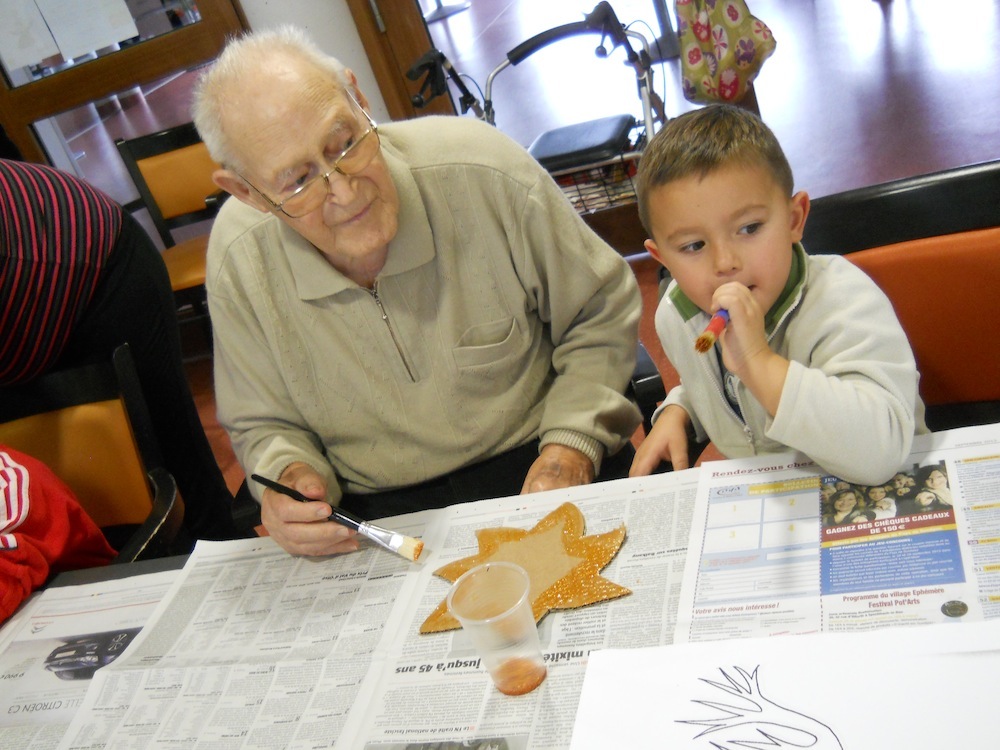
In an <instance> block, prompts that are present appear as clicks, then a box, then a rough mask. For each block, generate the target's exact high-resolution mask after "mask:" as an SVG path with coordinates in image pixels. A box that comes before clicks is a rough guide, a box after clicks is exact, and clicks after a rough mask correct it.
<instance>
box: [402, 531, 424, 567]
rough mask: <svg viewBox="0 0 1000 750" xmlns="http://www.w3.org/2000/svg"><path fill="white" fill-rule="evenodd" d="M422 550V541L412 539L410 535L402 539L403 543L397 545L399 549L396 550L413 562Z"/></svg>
mask: <svg viewBox="0 0 1000 750" xmlns="http://www.w3.org/2000/svg"><path fill="white" fill-rule="evenodd" d="M423 551H424V543H423V542H422V541H420V540H419V539H414V538H413V537H412V536H408V537H406V538H405V539H403V543H402V544H401V545H399V549H398V550H397V552H399V554H400V555H402V556H403V557H405V558H406V559H407V560H412V561H414V562H416V561H417V558H418V557H420V553H421V552H423Z"/></svg>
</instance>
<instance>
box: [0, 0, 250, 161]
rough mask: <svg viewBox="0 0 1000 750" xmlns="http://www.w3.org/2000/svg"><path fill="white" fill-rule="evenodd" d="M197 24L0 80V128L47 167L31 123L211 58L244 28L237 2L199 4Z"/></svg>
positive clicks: (210, 0) (30, 158)
mask: <svg viewBox="0 0 1000 750" xmlns="http://www.w3.org/2000/svg"><path fill="white" fill-rule="evenodd" d="M198 8H199V11H200V13H201V21H200V22H198V23H196V24H192V25H190V26H185V27H182V28H179V29H175V30H173V31H170V32H168V33H166V34H162V35H160V36H157V37H155V38H153V39H150V40H148V41H145V42H141V43H140V44H136V45H134V46H131V47H126V48H125V49H123V50H120V51H118V52H114V53H112V54H110V55H105V56H102V57H99V58H97V59H96V60H90V61H88V62H85V63H82V64H80V65H74V66H72V67H71V68H67V69H66V70H63V71H60V72H58V73H54V74H53V75H50V76H46V77H45V78H41V79H39V80H37V81H32V82H31V83H26V84H24V85H22V86H17V87H16V88H15V87H11V85H10V82H9V81H8V80H6V77H3V79H2V81H0V84H2V85H0V124H2V125H3V128H4V130H5V131H6V132H7V136H8V137H9V138H10V140H11V141H13V142H14V145H15V146H17V148H18V150H19V151H20V152H21V156H22V157H23V158H24V159H26V160H27V161H33V162H39V163H48V162H49V158H48V156H47V155H46V153H45V149H44V148H43V147H42V144H41V142H40V141H39V140H38V138H37V136H36V135H35V132H34V129H33V128H32V123H34V122H37V121H38V120H43V119H45V118H48V117H52V116H53V115H57V114H59V113H60V112H65V111H67V110H70V109H74V108H76V107H80V106H83V105H84V104H87V103H88V102H92V101H94V100H97V99H101V98H104V97H106V96H110V95H111V94H114V93H117V92H119V91H124V90H126V89H129V88H132V87H134V86H136V85H139V84H144V83H150V82H152V81H155V80H158V79H160V78H163V77H165V76H167V75H169V74H170V73H172V72H174V71H176V70H185V69H188V68H192V67H195V66H197V65H200V64H201V63H204V62H208V61H209V60H213V59H215V57H216V56H217V55H218V54H219V53H220V52H221V51H222V48H223V47H224V46H225V43H226V41H227V39H228V38H229V37H231V36H233V35H235V34H237V33H239V32H241V31H244V30H246V29H248V28H249V25H248V24H247V21H246V17H245V16H244V14H243V9H242V8H241V7H240V6H239V2H238V0H199V3H198Z"/></svg>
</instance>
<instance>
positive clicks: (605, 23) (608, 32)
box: [507, 0, 631, 65]
mask: <svg viewBox="0 0 1000 750" xmlns="http://www.w3.org/2000/svg"><path fill="white" fill-rule="evenodd" d="M578 34H601V35H602V36H609V37H611V40H612V41H613V42H614V46H615V47H617V46H618V45H619V44H621V43H622V42H626V37H625V29H624V27H623V26H622V24H621V22H620V21H619V20H618V16H617V15H615V11H614V9H613V8H612V7H611V5H610V4H609V3H608V2H607V0H601V2H599V3H598V4H597V5H596V6H595V7H594V10H593V11H591V12H590V13H589V14H588V15H587V16H585V17H584V20H583V21H577V22H575V23H567V24H563V25H562V26H556V27H555V28H552V29H548V30H546V31H543V32H541V33H539V34H535V36H533V37H531V39H528V40H526V41H523V42H521V43H520V44H519V45H517V46H516V47H514V49H512V50H511V51H510V52H508V53H507V60H509V61H510V64H511V65H517V64H518V63H521V62H523V61H524V60H525V58H527V57H530V56H531V55H533V54H535V53H536V52H538V50H540V49H541V48H542V47H545V46H548V45H549V44H552V42H555V41H558V40H560V39H565V38H566V37H570V36H576V35H578ZM629 51H631V50H629Z"/></svg>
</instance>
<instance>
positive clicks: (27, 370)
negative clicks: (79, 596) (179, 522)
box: [0, 159, 240, 539]
mask: <svg viewBox="0 0 1000 750" xmlns="http://www.w3.org/2000/svg"><path fill="white" fill-rule="evenodd" d="M175 305H176V303H175V301H174V296H173V290H172V289H171V287H170V279H169V277H168V275H167V269H166V266H165V265H164V263H163V259H162V258H161V257H160V254H159V251H158V250H157V249H156V246H155V245H154V244H153V243H152V240H150V238H149V235H147V234H146V232H145V230H144V229H143V228H142V227H141V226H140V225H139V224H138V223H137V222H136V221H135V219H134V218H133V217H132V216H131V215H130V214H129V213H128V212H127V211H125V210H124V209H123V208H122V207H121V206H120V205H118V204H117V203H116V202H115V201H113V200H112V199H111V198H109V197H108V196H107V195H105V194H104V193H102V192H101V191H99V190H97V189H96V188H94V187H92V186H91V185H89V184H87V183H86V182H84V181H82V180H79V179H77V178H76V177H74V176H72V175H70V174H67V173H66V172H63V171H60V170H57V169H53V168H51V167H47V166H43V165H39V164H31V163H27V162H20V161H10V160H5V159H0V387H3V386H5V385H12V384H15V383H22V382H27V381H29V380H31V379H33V378H36V377H38V376H39V375H41V374H43V373H46V372H49V371H53V370H59V369H65V368H69V367H73V366H76V365H81V364H86V363H90V362H96V361H107V360H110V358H111V354H112V352H113V351H114V349H115V348H116V347H118V346H119V345H120V344H122V343H124V342H127V343H128V344H129V347H130V348H131V350H132V355H133V358H134V359H135V363H136V370H137V372H138V375H139V380H140V382H141V383H142V388H143V392H144V395H145V397H146V402H147V404H148V406H149V410H150V413H151V416H152V420H153V427H154V430H155V432H156V436H157V439H158V442H159V444H160V448H161V450H162V452H163V455H164V463H165V465H166V468H167V469H168V470H169V471H170V472H171V473H172V474H173V475H174V478H175V479H176V481H177V486H178V488H179V490H180V494H181V496H182V497H183V499H184V504H185V514H184V526H185V528H186V529H187V531H188V533H189V534H190V536H192V537H194V538H199V539H231V538H235V537H237V536H240V534H239V533H238V532H237V530H236V527H235V524H234V523H233V518H232V502H233V497H232V494H231V493H230V492H229V490H228V488H227V487H226V483H225V480H224V478H223V476H222V471H221V470H220V469H219V465H218V463H217V462H216V460H215V456H214V455H213V453H212V449H211V446H210V445H209V443H208V439H207V438H206V437H205V432H204V429H203V427H202V424H201V420H200V418H199V416H198V410H197V407H196V406H195V404H194V399H193V397H192V395H191V389H190V385H189V384H188V381H187V376H186V374H185V372H184V366H183V362H182V359H181V344H180V331H179V328H178V323H177V311H176V306H175Z"/></svg>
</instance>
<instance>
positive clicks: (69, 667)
mask: <svg viewBox="0 0 1000 750" xmlns="http://www.w3.org/2000/svg"><path fill="white" fill-rule="evenodd" d="M179 574H180V571H177V570H171V571H166V572H162V573H150V574H147V575H141V576H133V577H131V578H128V579H123V580H117V581H109V582H102V583H92V584H86V585H80V586H67V587H65V588H50V589H47V590H45V591H43V592H39V593H36V594H35V595H34V596H32V597H31V598H30V599H29V600H28V601H26V602H25V603H24V604H23V605H22V607H21V608H20V609H19V610H18V611H17V613H16V614H15V615H14V616H13V617H12V618H11V619H10V620H9V621H8V622H7V623H6V624H5V625H4V627H3V629H2V630H0V686H2V690H0V747H5V748H18V750H52V748H55V747H57V746H58V745H59V741H60V740H61V739H62V736H63V734H64V733H65V731H66V729H67V728H68V727H69V724H70V721H71V720H72V719H73V716H74V715H75V714H76V711H77V709H78V708H79V707H80V706H81V705H82V704H83V700H84V695H85V694H86V692H87V688H88V686H89V685H90V681H91V679H92V678H93V675H94V672H95V671H96V670H97V669H98V668H100V667H101V666H103V665H105V664H108V663H111V662H112V661H113V660H114V659H115V658H117V657H118V656H119V655H120V654H122V653H123V652H124V650H125V649H126V647H127V646H128V645H129V643H130V642H131V641H132V640H133V639H134V638H135V636H136V634H137V633H138V632H139V630H140V629H141V628H142V626H143V624H144V623H145V622H146V620H147V619H148V618H149V616H150V615H152V613H153V610H154V608H155V607H156V605H157V604H158V603H159V601H160V599H162V598H163V596H164V595H165V594H166V592H167V590H168V589H169V588H170V585H171V584H172V583H173V581H174V580H175V579H176V578H177V576H178V575H179Z"/></svg>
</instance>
